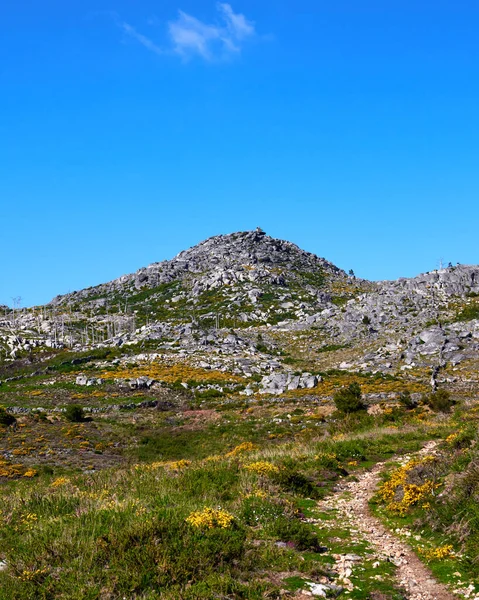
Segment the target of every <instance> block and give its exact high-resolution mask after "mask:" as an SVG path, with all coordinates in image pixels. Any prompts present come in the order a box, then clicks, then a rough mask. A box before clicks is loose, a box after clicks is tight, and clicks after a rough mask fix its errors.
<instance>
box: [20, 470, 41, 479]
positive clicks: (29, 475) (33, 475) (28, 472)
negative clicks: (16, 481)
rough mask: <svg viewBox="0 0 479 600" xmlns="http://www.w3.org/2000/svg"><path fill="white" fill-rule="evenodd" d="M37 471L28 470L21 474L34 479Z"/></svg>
mask: <svg viewBox="0 0 479 600" xmlns="http://www.w3.org/2000/svg"><path fill="white" fill-rule="evenodd" d="M37 472H38V471H35V469H28V471H25V473H24V474H23V476H24V477H35V475H36V474H37Z"/></svg>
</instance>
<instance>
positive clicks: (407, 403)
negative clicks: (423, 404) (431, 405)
mask: <svg viewBox="0 0 479 600" xmlns="http://www.w3.org/2000/svg"><path fill="white" fill-rule="evenodd" d="M399 402H400V403H401V404H402V406H404V408H405V409H406V410H412V409H413V408H416V406H417V402H415V401H414V400H413V399H412V398H411V392H410V391H409V390H406V391H405V392H401V393H400V394H399Z"/></svg>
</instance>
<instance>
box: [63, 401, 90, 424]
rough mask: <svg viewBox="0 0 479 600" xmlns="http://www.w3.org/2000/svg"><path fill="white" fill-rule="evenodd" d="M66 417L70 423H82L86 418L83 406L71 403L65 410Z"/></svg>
mask: <svg viewBox="0 0 479 600" xmlns="http://www.w3.org/2000/svg"><path fill="white" fill-rule="evenodd" d="M65 419H66V420H67V421H70V423H81V422H82V421H84V420H85V413H84V412H83V408H82V407H81V406H79V405H78V404H69V405H68V406H67V408H66V411H65Z"/></svg>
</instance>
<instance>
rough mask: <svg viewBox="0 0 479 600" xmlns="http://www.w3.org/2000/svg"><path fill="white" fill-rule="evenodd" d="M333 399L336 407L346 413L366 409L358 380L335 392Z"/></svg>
mask: <svg viewBox="0 0 479 600" xmlns="http://www.w3.org/2000/svg"><path fill="white" fill-rule="evenodd" d="M333 400H334V404H335V405H336V408H337V409H338V410H339V411H341V412H343V413H346V414H349V413H354V412H358V411H360V410H365V409H366V405H365V404H364V402H363V400H362V394H361V388H360V386H359V384H358V383H357V382H354V383H351V384H350V385H349V386H348V387H347V388H342V389H340V390H339V392H336V393H335V394H334V397H333Z"/></svg>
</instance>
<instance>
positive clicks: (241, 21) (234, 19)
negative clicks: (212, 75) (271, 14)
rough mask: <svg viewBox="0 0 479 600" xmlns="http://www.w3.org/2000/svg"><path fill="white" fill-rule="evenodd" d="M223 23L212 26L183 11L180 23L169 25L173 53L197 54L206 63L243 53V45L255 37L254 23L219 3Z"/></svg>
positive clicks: (173, 22) (229, 6) (188, 55)
mask: <svg viewBox="0 0 479 600" xmlns="http://www.w3.org/2000/svg"><path fill="white" fill-rule="evenodd" d="M216 8H217V10H218V13H219V15H220V17H221V19H222V21H223V23H221V24H216V25H209V24H207V23H204V22H203V21H200V20H199V19H197V18H196V17H193V16H192V15H189V14H187V13H185V12H183V11H182V10H180V11H179V17H178V19H177V20H176V21H170V23H169V24H168V29H169V34H170V38H171V41H172V43H173V50H174V52H176V53H177V54H180V55H181V56H183V57H186V58H187V57H190V56H193V55H195V54H197V55H199V56H201V57H202V58H204V59H206V60H212V59H213V58H216V57H218V56H219V57H224V56H225V55H228V54H231V53H237V52H239V51H240V50H241V42H242V41H243V40H245V39H246V38H247V37H251V36H253V35H255V28H254V24H253V23H252V22H251V21H248V20H247V19H246V17H245V16H244V15H242V14H240V13H235V12H234V10H233V9H232V8H231V5H230V4H227V3H218V4H217V5H216Z"/></svg>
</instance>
